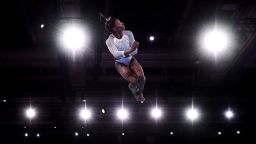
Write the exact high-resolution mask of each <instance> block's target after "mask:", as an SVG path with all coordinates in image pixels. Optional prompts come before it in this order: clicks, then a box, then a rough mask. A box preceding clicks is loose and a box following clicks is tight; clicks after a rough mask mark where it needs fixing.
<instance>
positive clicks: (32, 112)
mask: <svg viewBox="0 0 256 144" xmlns="http://www.w3.org/2000/svg"><path fill="white" fill-rule="evenodd" d="M25 114H26V117H28V118H29V119H32V118H34V117H35V116H36V110H35V109H34V108H31V107H30V108H28V109H27V110H26V112H25Z"/></svg>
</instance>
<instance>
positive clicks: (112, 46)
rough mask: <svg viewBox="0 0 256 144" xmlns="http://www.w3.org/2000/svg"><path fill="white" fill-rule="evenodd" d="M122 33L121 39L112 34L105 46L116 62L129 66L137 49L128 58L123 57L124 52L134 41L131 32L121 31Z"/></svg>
mask: <svg viewBox="0 0 256 144" xmlns="http://www.w3.org/2000/svg"><path fill="white" fill-rule="evenodd" d="M122 33H123V36H122V38H121V39H118V38H116V37H115V36H114V35H113V34H111V35H109V37H108V39H107V40H106V45H107V47H108V49H109V51H110V53H111V54H112V55H113V56H114V58H115V60H116V61H117V62H119V63H122V64H125V65H127V66H129V65H130V61H131V59H132V57H133V56H134V55H135V54H137V53H138V49H137V48H136V49H135V50H134V51H133V52H131V53H130V54H129V55H128V56H125V55H124V51H125V50H127V49H128V48H130V47H131V45H132V43H133V42H134V41H135V39H134V36H133V34H132V32H131V31H128V30H123V31H122Z"/></svg>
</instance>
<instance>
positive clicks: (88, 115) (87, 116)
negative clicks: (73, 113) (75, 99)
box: [80, 108, 92, 121]
mask: <svg viewBox="0 0 256 144" xmlns="http://www.w3.org/2000/svg"><path fill="white" fill-rule="evenodd" d="M91 116H92V113H91V111H90V110H89V109H87V108H82V109H81V110H80V117H81V118H82V119H83V120H85V121H86V120H89V119H91Z"/></svg>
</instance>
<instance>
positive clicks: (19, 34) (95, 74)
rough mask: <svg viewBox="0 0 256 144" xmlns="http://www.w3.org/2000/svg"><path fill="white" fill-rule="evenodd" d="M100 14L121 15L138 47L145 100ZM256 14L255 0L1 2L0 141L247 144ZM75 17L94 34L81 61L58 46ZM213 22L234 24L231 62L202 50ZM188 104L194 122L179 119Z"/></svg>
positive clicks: (253, 82)
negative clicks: (118, 60)
mask: <svg viewBox="0 0 256 144" xmlns="http://www.w3.org/2000/svg"><path fill="white" fill-rule="evenodd" d="M99 12H102V13H103V14H105V15H106V16H113V17H117V18H119V19H120V20H121V21H123V22H124V23H125V25H126V29H128V30H131V31H132V32H133V34H134V36H135V39H136V40H137V41H139V42H140V47H139V54H138V55H137V56H136V58H137V59H138V61H139V62H140V63H141V65H142V67H143V69H144V72H145V75H146V78H147V83H146V86H145V90H144V96H145V97H146V99H147V100H146V101H145V103H144V104H140V103H137V102H136V101H135V100H134V98H133V97H132V94H131V93H130V91H129V90H128V88H127V85H128V83H127V82H126V81H124V80H123V79H122V78H121V76H120V75H119V74H118V73H117V72H116V70H115V67H114V61H113V58H112V55H111V54H110V53H109V51H108V49H107V47H106V45H105V39H106V38H107V35H108V34H107V33H106V32H105V31H104V24H103V23H102V22H100V20H99V16H98V13H99ZM255 18H256V5H255V2H254V1H253V0H244V1H243V0H240V1H239V0H204V1H203V0H172V1H161V0H160V1H132V0H129V1H121V0H120V1H112V0H101V1H100V0H93V1H85V0H81V1H79V0H13V1H3V2H1V25H0V26H1V27H0V28H1V43H0V44H1V45H0V80H1V87H0V99H1V101H0V115H1V116H0V143H10V142H14V143H127V144H128V143H149V144H152V143H217V142H218V143H219V142H229V143H231V142H243V143H244V142H245V141H247V140H248V138H253V137H251V135H252V134H253V133H254V132H253V131H252V127H253V124H252V122H253V120H252V117H253V116H252V115H253V114H254V113H252V111H253V97H254V96H255V80H256V77H255V68H256V63H255V62H256V55H255V35H256V31H255V26H256V19H255ZM74 19H75V20H78V21H82V22H83V23H85V24H86V26H87V27H88V29H89V30H90V32H91V34H90V35H89V38H90V39H91V45H90V47H89V51H86V52H85V53H84V54H83V55H82V57H80V58H77V59H75V60H74V59H72V58H71V57H70V56H69V55H68V54H64V53H63V52H61V51H59V46H58V44H56V35H57V32H58V30H59V28H60V25H59V24H60V23H61V22H63V21H67V22H68V21H72V20H74ZM214 23H220V24H224V25H228V26H229V27H230V29H232V31H233V33H234V40H235V44H234V46H233V52H232V56H231V57H229V58H226V59H220V60H218V61H214V60H212V59H209V58H207V57H204V56H202V55H200V54H199V53H198V49H199V45H198V43H197V42H198V35H199V32H200V31H201V30H202V28H204V27H206V26H207V25H213V24H214ZM41 24H44V25H45V27H44V28H43V29H41V28H40V25H41ZM149 35H154V36H155V41H154V42H150V41H149V40H148V37H149ZM84 99H86V104H87V106H88V107H90V108H92V109H93V112H94V115H93V119H92V120H91V121H89V122H88V123H87V124H85V123H84V122H82V121H81V120H80V119H79V118H78V116H77V109H78V108H79V107H81V106H83V105H84V102H83V100H84ZM122 99H123V103H124V105H125V106H126V107H128V108H129V110H130V112H131V118H130V120H129V121H128V122H125V123H124V124H123V126H122V124H121V122H120V121H118V120H116V118H115V110H116V108H117V107H119V106H120V105H121V104H122ZM156 99H157V102H158V106H159V107H161V108H162V109H163V110H164V117H163V119H161V120H159V121H158V122H155V121H153V120H152V119H150V117H149V115H148V114H149V110H150V108H151V107H152V106H154V105H155V103H156ZM192 99H193V102H194V105H195V106H196V107H198V108H200V110H201V112H202V118H201V119H200V121H199V122H195V123H194V124H191V123H190V122H188V121H186V120H185V118H184V114H183V113H184V110H185V108H186V107H188V106H189V105H191V102H192ZM4 100H6V102H4ZM30 104H31V105H32V106H34V107H35V108H36V109H37V110H38V117H37V118H36V119H35V120H32V121H31V123H30V122H29V120H27V119H26V118H25V116H24V109H25V108H26V107H28V106H29V105H30ZM229 106H230V107H231V108H232V109H233V110H234V111H235V118H234V119H232V120H230V121H228V120H226V119H225V118H224V117H223V111H224V110H225V109H227V108H228V107H229ZM102 108H104V109H105V110H106V114H102V113H101V109H102ZM55 126H56V129H55V128H54V127H55ZM237 130H240V131H241V134H240V135H237V134H236V131H237ZM75 131H77V132H79V136H78V137H75V136H74V132H75ZM123 131H124V132H125V135H124V136H122V135H121V133H122V132H123ZM171 131H173V132H174V135H170V132H171ZM218 131H221V132H222V133H223V134H222V135H220V136H219V135H217V132H218ZM25 132H28V133H29V135H30V136H29V137H28V138H25V137H24V133H25ZM87 132H89V133H90V137H87V136H86V133H87ZM36 133H40V138H37V137H36V136H35V135H36Z"/></svg>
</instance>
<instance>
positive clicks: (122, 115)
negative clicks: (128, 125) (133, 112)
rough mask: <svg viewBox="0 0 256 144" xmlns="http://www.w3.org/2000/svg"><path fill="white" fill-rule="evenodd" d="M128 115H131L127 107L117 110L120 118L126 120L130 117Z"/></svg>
mask: <svg viewBox="0 0 256 144" xmlns="http://www.w3.org/2000/svg"><path fill="white" fill-rule="evenodd" d="M128 115H129V113H128V111H127V110H126V109H124V108H121V109H119V110H118V111H117V117H118V118H119V119H121V120H126V119H128Z"/></svg>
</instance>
